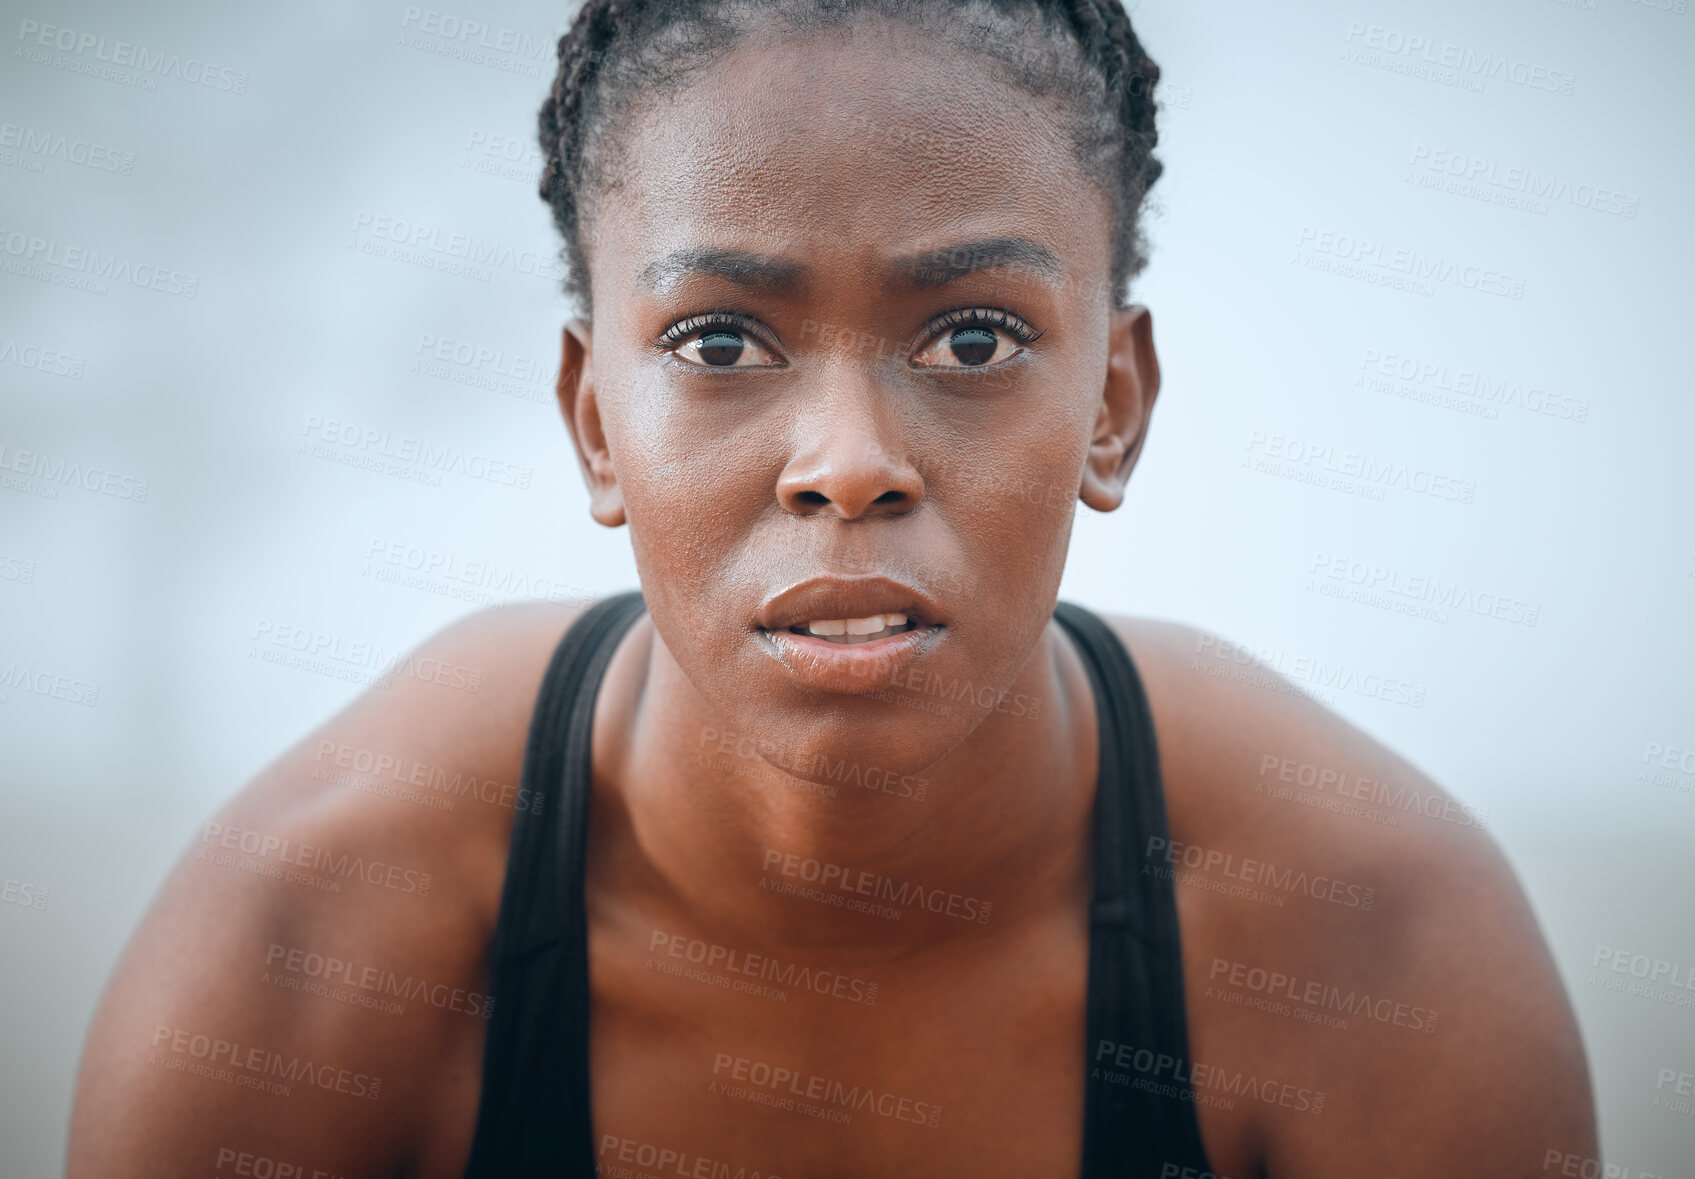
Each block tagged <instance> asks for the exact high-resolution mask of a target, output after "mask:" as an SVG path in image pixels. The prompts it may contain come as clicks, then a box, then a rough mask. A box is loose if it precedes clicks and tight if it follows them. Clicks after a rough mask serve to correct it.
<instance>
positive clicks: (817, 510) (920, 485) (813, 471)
mask: <svg viewBox="0 0 1695 1179" xmlns="http://www.w3.org/2000/svg"><path fill="white" fill-rule="evenodd" d="M837 377H838V379H835V380H831V381H828V382H826V383H827V384H828V385H829V388H827V389H825V390H823V391H822V392H821V393H820V394H819V395H818V396H816V397H815V398H814V399H813V401H812V402H811V404H810V405H809V406H808V407H807V410H806V411H805V412H803V413H800V414H798V415H796V419H795V424H794V429H795V431H796V435H797V439H798V441H797V444H796V446H795V453H794V455H793V457H792V458H790V460H789V462H788V464H787V465H786V466H785V467H784V468H783V473H782V474H781V475H780V476H779V477H778V479H777V500H778V502H779V503H781V504H782V505H783V510H784V511H787V512H789V513H790V514H792V515H796V516H818V515H834V516H838V517H840V518H841V519H844V520H857V519H859V518H860V517H862V516H899V515H904V514H905V513H907V512H910V511H912V510H913V509H914V508H916V507H917V506H918V504H919V502H920V501H922V500H923V498H924V480H923V478H922V477H921V476H920V475H919V474H918V472H917V471H916V470H915V469H914V468H913V466H912V464H911V463H910V462H908V461H907V459H906V457H905V448H904V447H903V446H902V445H901V442H900V439H899V438H898V437H897V434H898V431H897V429H896V427H895V425H894V423H893V421H892V420H891V419H892V416H893V415H892V413H891V409H892V407H891V406H890V405H889V404H888V399H887V398H886V397H885V396H884V395H883V393H881V392H880V391H879V390H878V389H877V388H876V387H875V385H874V384H873V383H872V382H871V381H870V380H869V379H866V376H864V375H858V376H855V377H847V376H845V375H842V374H837Z"/></svg>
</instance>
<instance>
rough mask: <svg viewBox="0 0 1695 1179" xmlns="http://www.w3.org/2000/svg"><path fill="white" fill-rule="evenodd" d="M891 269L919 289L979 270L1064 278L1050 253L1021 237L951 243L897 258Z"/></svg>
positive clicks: (954, 279)
mask: <svg viewBox="0 0 1695 1179" xmlns="http://www.w3.org/2000/svg"><path fill="white" fill-rule="evenodd" d="M894 269H895V272H896V273H897V274H899V275H901V276H902V277H903V278H904V279H905V280H906V281H907V283H908V284H910V285H911V286H913V287H915V288H917V289H919V290H924V289H927V288H930V287H940V286H946V285H947V284H948V283H950V282H954V281H956V280H957V279H961V278H964V277H965V276H966V275H969V274H975V273H976V272H978V271H980V270H1002V269H1007V270H1030V271H1034V272H1035V273H1036V274H1038V275H1040V276H1041V277H1043V278H1048V279H1058V278H1061V277H1063V275H1064V270H1063V268H1062V267H1061V266H1060V264H1059V259H1058V258H1056V257H1054V255H1053V252H1052V251H1051V250H1049V249H1048V248H1047V247H1045V246H1039V245H1037V244H1036V243H1035V242H1033V241H1029V240H1027V239H1025V238H1021V237H985V238H979V239H977V240H976V241H966V242H955V243H954V244H953V245H950V246H943V247H941V248H940V249H936V250H925V251H924V252H923V253H921V254H912V255H909V256H908V257H905V258H900V259H897V260H896V261H895V263H894Z"/></svg>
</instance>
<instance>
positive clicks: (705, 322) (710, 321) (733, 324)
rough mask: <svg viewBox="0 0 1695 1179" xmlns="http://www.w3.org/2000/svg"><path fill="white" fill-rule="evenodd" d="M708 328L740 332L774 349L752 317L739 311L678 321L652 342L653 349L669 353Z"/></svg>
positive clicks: (709, 314) (696, 316)
mask: <svg viewBox="0 0 1695 1179" xmlns="http://www.w3.org/2000/svg"><path fill="white" fill-rule="evenodd" d="M708 328H728V329H729V330H731V331H734V332H742V333H745V334H746V335H750V336H752V337H753V338H754V339H756V340H758V341H759V342H760V343H761V344H764V345H765V346H766V347H767V348H775V344H772V343H770V342H768V341H767V340H766V337H765V335H764V333H762V332H761V331H760V330H759V325H758V323H757V322H756V321H755V320H754V319H753V317H752V316H749V315H743V314H742V313H741V312H739V311H729V310H723V311H705V312H701V313H699V314H697V315H690V316H687V317H685V318H683V319H679V320H678V321H677V322H676V323H674V324H672V325H671V326H670V327H668V328H666V329H665V331H664V332H663V333H661V335H660V337H659V339H657V340H655V341H654V344H653V346H654V348H655V350H657V351H659V352H669V351H671V350H672V349H673V348H676V347H679V346H680V345H683V344H686V343H688V342H689V340H690V339H692V338H693V337H695V336H698V335H700V334H701V333H702V332H704V331H706V330H707V329H708Z"/></svg>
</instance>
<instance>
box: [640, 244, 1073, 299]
mask: <svg viewBox="0 0 1695 1179" xmlns="http://www.w3.org/2000/svg"><path fill="white" fill-rule="evenodd" d="M806 270H807V268H806V267H805V266H804V265H802V264H801V263H799V262H793V261H790V260H788V259H785V258H779V257H776V256H774V255H771V254H756V253H753V252H752V251H749V250H728V249H715V248H711V247H705V246H691V247H687V248H684V249H680V250H672V251H671V252H670V253H669V254H666V255H665V256H664V257H662V258H659V259H657V260H656V261H654V262H652V263H650V264H649V265H648V266H647V267H646V268H645V269H644V270H643V271H642V272H641V282H642V285H644V286H646V287H647V288H648V289H649V290H652V291H664V290H666V289H667V288H669V287H670V286H671V285H672V284H674V283H675V282H676V281H677V280H678V279H680V278H682V277H683V276H684V275H687V274H704V275H710V276H713V277H716V278H722V279H727V280H728V281H730V282H732V283H735V284H736V285H737V286H740V287H747V288H749V289H752V290H758V291H765V292H770V293H780V292H783V291H789V290H792V289H794V287H795V286H797V285H798V284H799V282H800V280H801V278H802V277H804V276H805V274H806ZM984 270H1029V271H1033V272H1035V273H1036V274H1038V275H1040V276H1041V277H1043V278H1047V279H1053V280H1057V279H1059V278H1061V277H1063V275H1064V269H1063V268H1062V267H1061V266H1060V263H1059V259H1058V258H1057V257H1055V256H1054V254H1053V251H1051V250H1049V249H1048V248H1047V247H1046V246H1040V245H1037V244H1036V243H1035V242H1033V241H1030V240H1028V239H1026V238H1021V237H985V238H978V239H976V240H973V241H963V242H955V243H953V244H952V245H946V246H941V247H938V248H937V249H933V250H924V251H922V252H921V253H917V254H909V255H907V256H905V257H903V258H897V259H895V260H894V262H893V263H891V265H890V273H891V274H892V275H893V276H895V277H896V278H897V279H899V280H900V281H901V282H903V283H904V284H905V285H907V286H909V287H912V288H914V289H916V290H928V289H932V288H935V287H941V286H946V285H947V284H948V283H950V282H955V281H957V280H959V279H962V278H964V277H966V276H967V275H970V274H976V273H978V272H979V271H984Z"/></svg>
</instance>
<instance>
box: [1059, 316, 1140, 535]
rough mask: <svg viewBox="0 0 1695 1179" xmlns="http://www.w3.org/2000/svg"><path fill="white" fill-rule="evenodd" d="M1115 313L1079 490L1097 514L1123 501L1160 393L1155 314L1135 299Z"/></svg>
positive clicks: (1108, 335) (1108, 336) (1083, 498)
mask: <svg viewBox="0 0 1695 1179" xmlns="http://www.w3.org/2000/svg"><path fill="white" fill-rule="evenodd" d="M1111 314H1112V320H1111V323H1110V326H1109V327H1108V329H1107V361H1106V384H1105V386H1104V387H1103V388H1102V390H1101V405H1100V411H1099V412H1098V413H1097V414H1096V415H1095V430H1094V434H1093V436H1092V437H1091V438H1090V439H1089V457H1088V460H1087V461H1086V462H1085V463H1084V464H1083V485H1082V487H1081V488H1080V489H1079V491H1078V496H1079V498H1081V499H1082V501H1083V502H1084V503H1086V504H1088V505H1089V506H1090V507H1091V508H1093V509H1095V511H1097V512H1110V511H1113V510H1114V509H1115V508H1117V507H1118V505H1119V504H1121V503H1123V502H1124V485H1125V484H1126V483H1127V482H1129V479H1130V471H1131V469H1132V468H1134V467H1135V465H1136V459H1137V456H1139V455H1140V454H1141V453H1142V441H1143V439H1144V438H1146V437H1147V433H1148V419H1149V417H1150V416H1151V415H1152V414H1153V411H1154V398H1156V397H1158V396H1159V357H1157V356H1155V355H1154V317H1153V313H1152V312H1151V311H1149V310H1148V309H1147V308H1146V307H1143V306H1141V305H1140V304H1137V303H1133V304H1131V305H1130V306H1128V307H1126V308H1124V309H1123V310H1122V311H1113V312H1112V313H1111Z"/></svg>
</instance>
